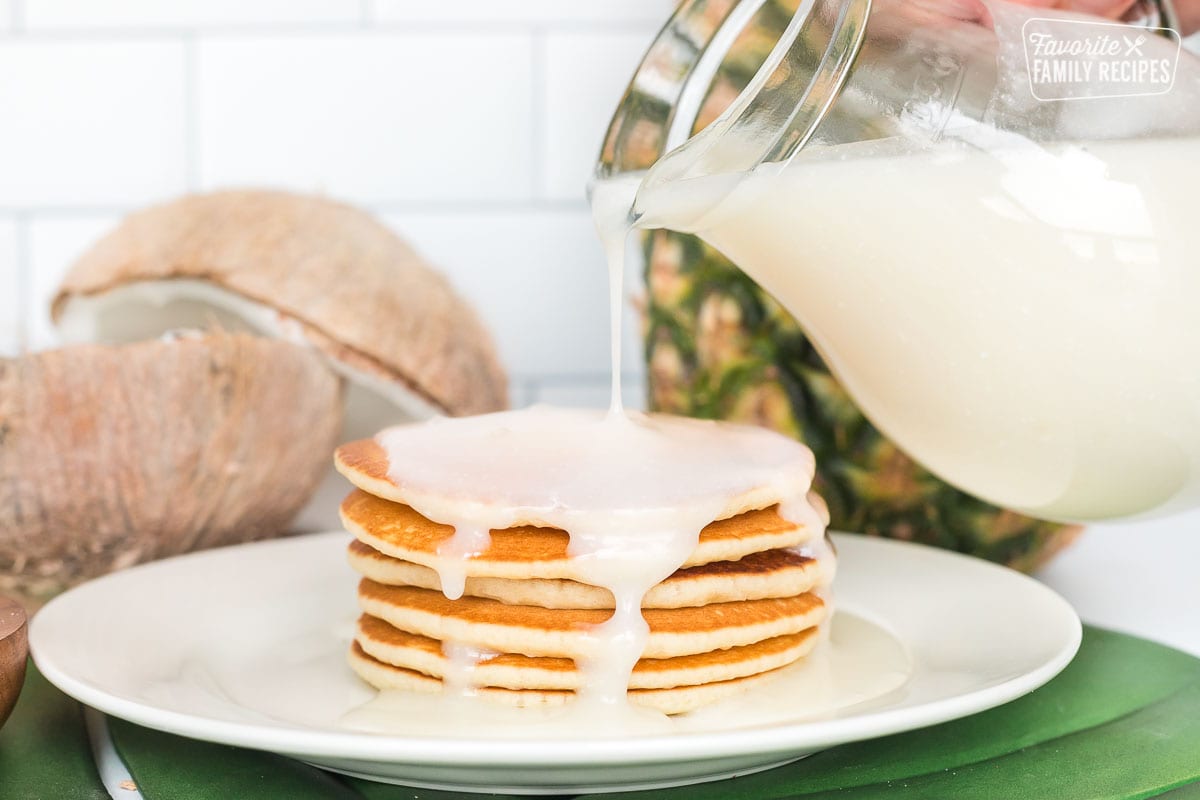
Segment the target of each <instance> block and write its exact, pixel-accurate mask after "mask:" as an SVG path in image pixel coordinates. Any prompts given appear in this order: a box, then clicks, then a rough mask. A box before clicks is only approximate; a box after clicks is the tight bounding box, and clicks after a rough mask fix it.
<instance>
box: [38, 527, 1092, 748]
mask: <svg viewBox="0 0 1200 800" xmlns="http://www.w3.org/2000/svg"><path fill="white" fill-rule="evenodd" d="M832 533H833V538H834V543H835V545H837V546H839V547H840V546H842V544H843V543H845V542H846V540H847V537H850V538H851V539H852V540H853V541H854V544H852V545H850V546H851V547H852V548H853V547H856V546H862V547H866V548H868V549H875V548H879V549H882V550H884V551H886V550H888V549H892V548H899V549H901V550H906V551H909V552H915V551H920V553H921V556H920V557H930V558H942V559H945V560H947V562H948V563H949V562H955V563H958V564H960V565H969V567H968V568H970V569H983V570H994V571H999V572H1003V573H1006V577H1007V578H1008V579H1013V580H1017V581H1019V582H1023V583H1024V584H1025V588H1026V589H1028V590H1030V591H1033V592H1036V593H1040V594H1042V595H1043V598H1044V599H1045V600H1046V601H1048V602H1049V603H1050V604H1051V605H1056V606H1058V611H1059V612H1060V613H1061V614H1062V617H1061V619H1060V620H1059V622H1060V623H1067V624H1068V625H1069V631H1067V632H1066V633H1067V636H1066V638H1064V640H1063V642H1062V645H1061V646H1060V647H1059V649H1058V651H1057V652H1056V653H1055V654H1054V655H1053V656H1052V657H1051V658H1049V659H1047V660H1046V661H1044V662H1043V663H1042V664H1041V665H1040V666H1039V667H1037V668H1036V669H1033V670H1029V671H1028V672H1025V673H1022V674H1020V675H1017V676H1015V677H1012V678H1009V679H1007V680H1004V681H1001V682H999V683H997V684H994V685H992V686H988V687H985V688H982V689H975V690H972V691H970V692H968V693H966V694H961V695H956V696H952V697H946V698H942V699H939V700H934V701H930V702H927V703H923V704H921V705H918V706H915V707H905V708H896V709H890V710H882V711H874V712H868V713H865V714H862V715H854V716H848V717H841V718H836V719H832V720H830V719H819V720H801V721H795V722H783V723H779V724H774V725H765V726H758V727H750V728H741V729H733V730H724V731H703V732H680V733H671V734H666V735H661V734H660V735H650V736H639V737H636V738H632V739H631V738H615V737H610V738H603V739H532V738H530V739H526V738H518V739H495V738H493V739H488V738H450V737H430V738H420V737H415V736H399V735H386V734H385V735H381V734H374V733H363V732H354V731H344V732H334V731H323V730H305V729H302V728H294V729H289V728H285V727H273V726H269V725H262V724H257V723H245V722H234V721H229V720H215V719H211V718H208V717H203V716H199V715H196V714H189V713H185V712H180V711H172V710H169V709H162V708H159V707H157V706H154V705H150V704H147V703H144V702H140V701H136V700H129V699H126V698H123V697H120V696H118V695H115V694H113V693H111V692H108V691H106V690H104V689H103V688H101V687H98V686H95V685H93V684H92V683H90V682H89V681H86V680H82V679H78V678H75V677H73V676H72V675H71V674H69V672H67V671H64V670H62V669H60V668H59V667H58V666H57V665H56V664H54V663H53V660H52V659H51V658H50V657H49V656H47V654H46V652H45V651H44V649H43V646H42V642H41V636H42V634H41V630H42V628H41V626H40V625H39V618H41V617H42V615H43V614H44V613H45V612H46V610H47V609H51V608H53V607H55V606H56V605H58V604H60V602H70V600H67V598H71V597H72V595H75V594H76V593H80V592H82V591H85V590H89V589H90V587H94V586H96V585H100V584H104V583H108V582H112V581H120V580H124V579H126V578H127V576H128V575H129V574H130V573H141V572H144V571H148V570H156V569H159V568H161V567H163V565H167V564H172V563H178V562H180V561H182V560H186V559H196V558H197V557H212V556H218V557H219V556H220V555H224V554H226V553H228V552H229V551H232V550H237V549H240V548H249V547H254V548H259V547H273V546H286V545H290V544H296V543H299V542H303V543H304V544H310V545H311V544H313V542H314V540H315V539H316V538H333V537H335V536H336V537H339V538H344V537H346V536H347V534H346V533H345V532H344V531H330V532H325V533H318V534H306V535H304V536H301V537H288V538H284V539H272V540H267V541H260V542H252V543H248V544H243V545H234V546H231V547H222V548H214V549H211V550H203V551H197V552H194V553H188V554H184V555H181V556H175V557H172V558H168V559H163V560H160V561H154V562H149V563H146V564H141V565H138V566H135V567H131V568H129V569H127V570H122V571H120V572H116V573H112V574H109V575H105V576H102V577H99V578H96V579H94V580H91V581H88V582H86V583H84V584H81V585H80V586H77V587H75V588H73V589H70V590H68V591H67V592H64V593H63V594H61V595H59V596H58V597H56V598H54V599H53V600H51V601H50V602H49V603H47V604H46V605H45V606H44V607H43V608H42V609H41V610H39V611H38V612H37V613H36V614H35V615H34V617H33V620H32V623H31V625H30V631H29V641H30V653H31V656H32V658H33V661H34V663H35V664H36V665H37V668H38V670H39V671H40V672H41V673H42V675H43V676H44V677H45V678H46V679H47V680H48V681H50V682H51V683H52V684H54V685H55V686H56V687H58V688H59V689H60V690H61V691H63V692H64V693H65V694H67V695H68V696H70V697H73V698H74V699H76V700H78V701H79V702H81V703H84V704H85V705H88V706H91V707H92V708H95V709H97V710H99V711H101V712H103V713H105V714H109V715H111V716H114V717H118V718H120V719H124V720H126V721H129V722H132V723H134V724H137V725H142V726H144V727H147V728H151V729H154V730H160V731H163V732H166V733H172V734H176V735H180V736H184V737H187V738H192V739H198V740H201V741H208V742H214V743H218V744H227V745H233V746H237V747H246V748H251V749H255V750H263V751H268V752H274V753H280V754H285V755H289V756H293V757H296V758H300V759H303V760H311V759H318V760H319V759H330V758H332V759H350V760H353V761H357V762H386V763H390V764H396V765H403V764H420V765H422V766H455V765H457V766H463V765H468V764H469V765H471V766H476V767H503V768H509V769H520V768H529V767H537V766H554V767H563V766H575V765H577V766H593V767H594V766H607V765H617V764H620V765H626V766H635V765H649V764H663V763H669V762H675V761H680V760H692V759H699V758H720V757H729V758H736V757H739V756H758V755H764V756H765V755H768V754H777V753H778V754H784V753H803V752H811V751H813V750H817V749H824V748H827V747H834V746H837V745H839V744H846V743H849V742H854V741H861V740H865V739H874V738H879V737H882V736H888V735H892V734H896V733H902V732H906V731H910V730H916V729H918V728H923V727H927V726H930V725H936V724H938V723H941V722H948V721H951V720H954V719H959V718H961V717H965V716H969V715H971V714H976V713H979V712H981V711H986V710H987V709H990V708H994V707H996V706H999V705H1002V704H1004V703H1007V702H1009V701H1012V700H1015V699H1016V698H1018V697H1021V696H1023V695H1025V694H1028V693H1029V692H1032V691H1033V690H1035V689H1037V688H1039V687H1040V686H1042V685H1044V684H1046V683H1047V682H1048V681H1050V679H1052V678H1053V677H1054V676H1056V675H1057V674H1058V673H1059V672H1061V671H1062V670H1063V669H1064V668H1065V667H1066V666H1067V664H1069V663H1070V662H1071V660H1072V659H1073V658H1074V656H1075V653H1076V652H1077V651H1078V649H1079V646H1080V643H1081V642H1082V636H1083V625H1082V622H1081V620H1080V618H1079V616H1078V614H1077V613H1076V612H1075V610H1074V608H1073V607H1072V606H1071V605H1070V603H1068V602H1067V601H1066V600H1065V599H1064V598H1063V597H1062V596H1061V595H1059V594H1058V593H1057V592H1055V591H1054V590H1052V589H1050V588H1049V587H1047V586H1046V585H1045V584H1043V583H1041V582H1040V581H1037V580H1036V579H1034V578H1032V577H1030V576H1028V575H1025V574H1023V573H1020V572H1017V571H1016V570H1013V569H1010V568H1008V567H1005V566H1002V565H999V564H995V563H993V562H989V561H984V560H982V559H979V558H975V557H972V556H967V555H964V554H961V553H956V552H953V551H949V550H942V549H938V548H934V547H930V546H928V545H921V544H916V543H912V542H902V541H896V540H891V539H883V538H879V537H873V536H866V535H862V534H847V533H840V532H832ZM855 613H859V612H855ZM860 616H864V617H866V618H868V619H871V618H873V617H874V616H875V615H874V614H872V613H871V612H869V611H868V612H865V613H862V614H860ZM877 621H878V620H877ZM884 622H886V621H884ZM900 642H901V643H902V644H903V645H904V646H905V647H906V648H907V647H908V646H909V643H908V642H905V641H904V640H903V639H900Z"/></svg>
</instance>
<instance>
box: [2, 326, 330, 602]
mask: <svg viewBox="0 0 1200 800" xmlns="http://www.w3.org/2000/svg"><path fill="white" fill-rule="evenodd" d="M340 384H341V381H340V380H339V378H338V377H337V376H336V375H335V374H334V373H333V372H332V371H331V370H329V368H328V367H327V366H326V365H325V363H324V361H323V359H322V358H321V357H320V356H318V355H317V354H316V353H314V352H312V351H311V350H310V349H308V348H304V347H299V346H297V345H294V344H290V343H288V342H280V341H274V340H271V339H265V338H262V337H258V336H248V335H245V334H236V335H234V334H224V333H213V334H195V335H191V334H189V335H181V336H172V337H164V338H162V339H160V340H155V341H147V342H139V343H136V344H128V345H121V346H104V345H76V346H73V347H66V348H63V349H61V350H52V351H48V352H44V353H36V354H33V355H28V356H24V357H21V358H16V359H0V593H14V594H17V595H20V596H21V597H22V598H24V599H25V600H26V602H29V603H30V604H31V605H36V604H37V603H38V602H40V601H42V600H44V599H46V598H47V597H49V596H51V595H53V594H55V593H57V592H59V591H62V590H63V589H65V588H68V587H69V586H72V585H74V584H75V583H78V582H79V581H81V580H84V579H86V578H90V577H93V576H96V575H101V574H104V573H106V572H110V571H112V570H114V569H120V568H122V567H126V566H129V565H131V564H135V563H138V562H141V561H148V560H151V559H155V558H162V557H164V556H170V555H175V554H178V553H184V552H189V551H191V550H195V549H199V548H204V547H214V546H218V545H225V544H234V543H238V542H244V541H250V540H254V539H261V538H265V537H270V536H277V535H279V534H281V533H284V532H286V531H287V530H288V528H289V524H290V523H291V521H292V519H293V518H294V517H295V516H296V513H297V512H298V511H299V510H300V509H301V508H302V507H303V506H304V504H305V503H306V502H307V500H308V498H309V497H310V496H311V494H312V491H313V489H314V488H315V487H316V486H317V484H318V483H319V481H320V480H321V478H322V476H323V475H324V474H325V470H326V469H327V466H328V463H329V451H330V449H331V448H332V447H334V445H335V441H336V439H337V435H338V430H339V425H340V418H341V405H342V401H341V386H340Z"/></svg>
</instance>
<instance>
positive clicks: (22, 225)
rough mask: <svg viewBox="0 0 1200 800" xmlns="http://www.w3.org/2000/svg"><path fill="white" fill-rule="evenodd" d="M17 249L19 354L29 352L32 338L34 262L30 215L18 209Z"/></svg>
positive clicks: (15, 217) (15, 220) (14, 219)
mask: <svg viewBox="0 0 1200 800" xmlns="http://www.w3.org/2000/svg"><path fill="white" fill-rule="evenodd" d="M13 227H14V228H15V237H16V241H15V242H14V244H15V249H16V256H17V291H16V294H17V298H18V302H17V319H16V322H17V354H18V355H24V354H25V353H28V352H29V342H30V341H31V340H32V336H31V331H30V327H31V326H32V324H33V319H32V317H31V315H30V313H29V310H30V308H32V307H33V297H31V295H32V294H33V264H32V263H31V262H30V258H29V215H28V214H27V213H25V212H23V211H18V212H17V213H16V214H14V215H13Z"/></svg>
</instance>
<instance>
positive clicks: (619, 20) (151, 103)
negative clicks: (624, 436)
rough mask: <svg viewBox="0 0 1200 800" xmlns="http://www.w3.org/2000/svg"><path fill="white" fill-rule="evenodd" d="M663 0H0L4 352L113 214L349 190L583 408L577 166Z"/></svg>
mask: <svg viewBox="0 0 1200 800" xmlns="http://www.w3.org/2000/svg"><path fill="white" fill-rule="evenodd" d="M673 5H674V0H599V1H594V2H587V1H586V0H171V2H160V1H159V0H104V2H96V0H0V108H2V109H3V117H2V119H0V355H11V354H14V353H17V352H19V351H20V350H21V349H22V348H45V347H51V346H54V344H55V337H54V332H53V330H52V327H51V325H50V323H49V318H48V301H49V298H50V296H51V295H52V294H53V292H54V290H55V288H56V286H57V284H58V281H59V280H60V278H61V276H62V275H63V274H64V273H65V271H66V270H67V269H68V267H69V266H70V264H71V262H72V261H73V260H74V258H75V257H76V256H77V255H78V254H79V253H80V252H81V251H82V250H83V249H84V248H85V247H86V246H87V245H88V244H89V243H90V242H92V241H93V240H94V239H95V238H96V237H98V236H99V235H100V234H101V233H102V232H103V231H104V230H106V229H107V228H109V227H110V226H112V225H114V224H115V223H116V222H117V221H118V220H119V219H120V217H121V216H122V215H123V214H125V213H127V212H129V211H132V210H134V209H136V208H139V207H141V206H144V205H146V204H149V203H153V202H157V201H159V200H163V199H166V198H169V197H172V196H175V195H178V194H181V193H184V192H187V191H199V190H207V189H215V188H222V187H230V186H253V185H260V186H277V187H285V188H292V189H297V190H302V191H316V192H324V193H327V194H330V195H332V196H334V197H338V198H341V199H345V200H348V201H350V202H354V203H357V204H359V205H362V206H364V207H365V208H367V209H368V210H370V211H372V212H374V213H376V214H378V215H380V216H381V217H382V218H384V219H385V221H386V222H387V223H388V224H389V225H392V226H393V227H394V228H396V229H397V230H398V231H400V232H401V233H402V234H403V235H404V236H406V237H407V238H409V239H410V240H411V241H412V242H413V243H414V244H415V245H416V246H417V247H418V249H420V250H421V251H422V252H424V253H426V255H427V256H428V257H429V258H430V259H431V260H432V261H433V262H435V263H436V264H437V265H438V266H439V267H441V268H442V269H443V270H445V271H446V272H447V274H449V275H450V277H451V278H452V280H453V281H454V282H455V284H456V285H458V286H459V287H460V289H461V291H462V293H463V294H464V295H465V296H466V297H467V298H468V299H469V300H470V301H471V302H472V303H474V304H475V305H476V307H477V308H478V309H479V310H480V313H481V314H482V315H483V317H484V318H485V319H486V320H487V322H488V323H489V324H490V325H491V327H492V329H493V331H494V333H495V335H496V339H497V341H498V343H499V347H500V350H501V352H502V354H503V357H504V359H505V362H506V363H507V365H508V367H509V370H510V372H511V373H512V376H513V381H512V384H513V389H514V391H513V396H514V399H515V401H516V402H518V403H520V402H534V401H539V400H541V401H553V402H563V403H586V404H589V405H599V404H602V401H603V399H604V396H605V392H606V391H607V389H606V386H607V375H608V366H609V358H608V347H607V341H608V340H607V330H608V321H607V319H606V317H605V308H606V305H605V277H604V266H603V263H602V259H601V256H600V248H599V245H598V244H597V242H596V239H595V236H594V234H593V232H592V230H591V225H590V222H589V220H588V216H587V209H586V205H585V203H584V200H583V195H584V183H585V181H586V178H587V175H588V173H589V170H590V168H591V165H592V162H593V159H594V158H595V155H596V152H597V151H598V149H599V145H600V140H601V138H602V136H603V133H604V127H605V125H606V123H607V121H608V119H609V115H610V114H611V113H612V111H613V109H614V108H615V106H616V103H617V100H618V99H619V97H620V95H621V92H622V91H623V89H624V87H625V84H626V82H627V80H628V78H629V76H630V75H631V73H632V72H633V69H634V68H635V67H636V65H637V62H638V61H639V59H640V56H641V53H642V51H643V49H644V48H645V46H646V45H647V44H648V43H649V41H650V40H651V38H652V37H653V35H654V33H655V32H656V31H657V29H658V28H659V26H660V25H661V24H662V22H663V21H664V20H665V19H666V17H667V16H668V14H669V13H670V10H671V8H672V6H673ZM1193 42H1195V40H1193ZM635 291H636V288H635ZM630 316H632V314H630ZM631 322H632V320H631ZM626 330H627V334H628V335H627V337H626V341H625V342H624V348H623V349H624V370H625V371H626V372H627V373H628V375H629V378H630V380H629V381H628V382H627V383H628V385H629V387H631V388H630V389H629V392H628V393H627V395H628V396H633V397H637V396H639V395H640V393H641V374H640V367H641V363H640V361H641V359H640V349H641V348H640V345H639V343H638V341H637V330H636V324H631V325H627V326H626Z"/></svg>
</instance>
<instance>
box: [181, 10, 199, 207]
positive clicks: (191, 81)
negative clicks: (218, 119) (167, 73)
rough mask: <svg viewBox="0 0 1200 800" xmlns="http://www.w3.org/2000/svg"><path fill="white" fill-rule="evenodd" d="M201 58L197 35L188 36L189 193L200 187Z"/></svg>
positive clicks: (186, 132) (185, 112)
mask: <svg viewBox="0 0 1200 800" xmlns="http://www.w3.org/2000/svg"><path fill="white" fill-rule="evenodd" d="M198 58H199V53H198V46H197V42H196V34H195V33H190V34H188V35H187V36H186V37H185V38H184V41H183V157H184V160H185V161H186V163H185V165H184V166H185V170H186V171H185V173H184V180H185V185H186V186H187V189H188V191H189V192H195V191H196V190H197V189H198V188H199V186H200V147H199V133H198V131H199V129H198V127H197V122H198V119H199V116H200V110H199V107H198V103H199V97H198V94H197V92H196V81H197V74H196V70H197V59H198Z"/></svg>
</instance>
